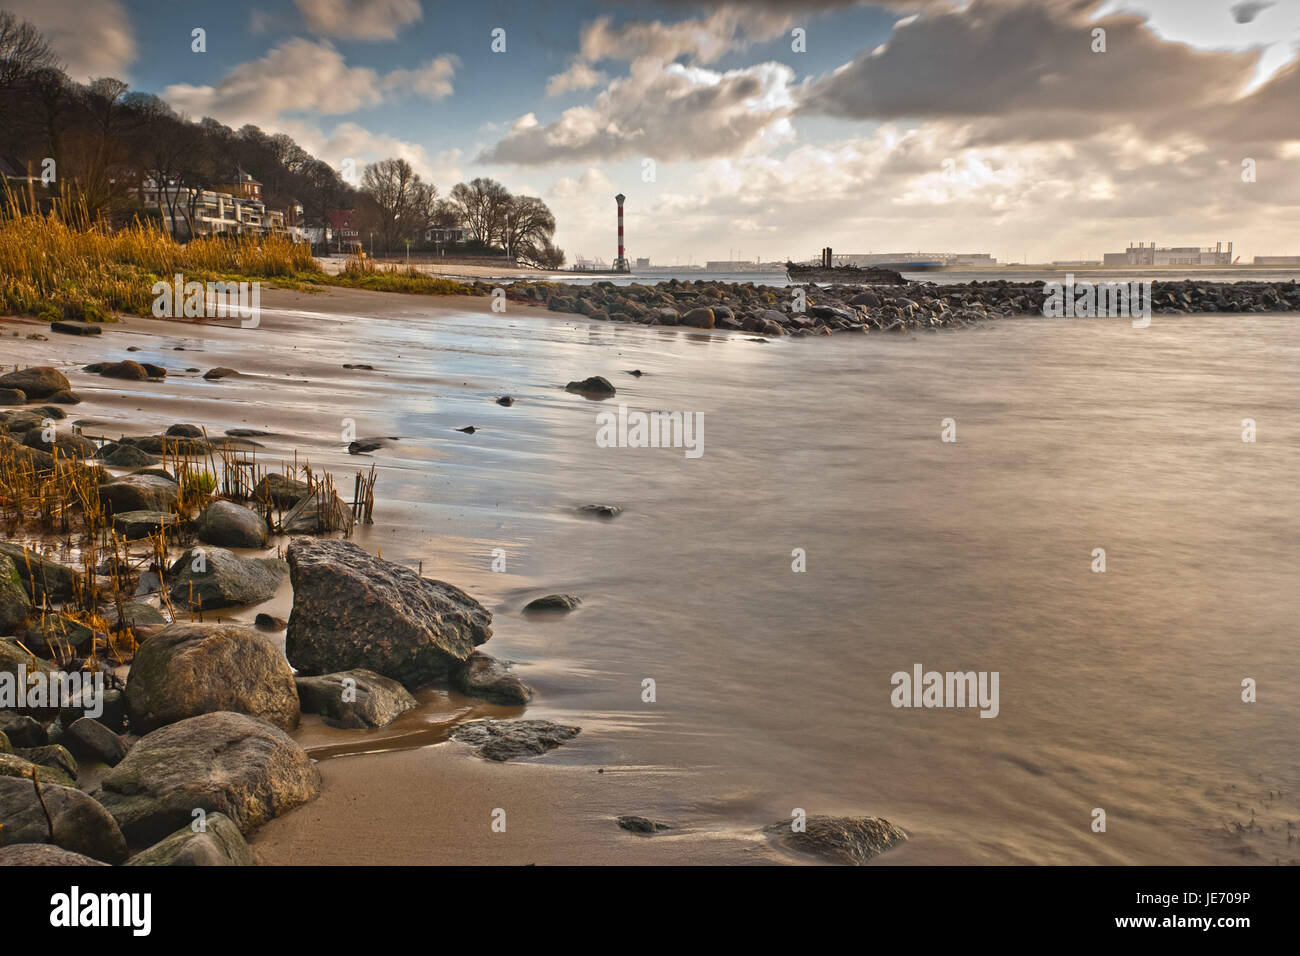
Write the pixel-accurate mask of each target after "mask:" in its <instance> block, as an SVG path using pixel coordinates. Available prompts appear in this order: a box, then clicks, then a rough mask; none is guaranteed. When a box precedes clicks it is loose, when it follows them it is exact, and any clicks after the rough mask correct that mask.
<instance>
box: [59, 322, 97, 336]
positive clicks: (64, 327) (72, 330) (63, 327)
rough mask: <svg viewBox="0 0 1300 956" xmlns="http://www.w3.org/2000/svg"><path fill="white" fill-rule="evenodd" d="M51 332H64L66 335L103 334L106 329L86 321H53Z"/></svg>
mask: <svg viewBox="0 0 1300 956" xmlns="http://www.w3.org/2000/svg"><path fill="white" fill-rule="evenodd" d="M50 331H51V332H62V333H63V334H64V335H103V334H104V330H103V329H101V328H100V327H99V326H98V325H90V324H89V323H86V322H51V323H50Z"/></svg>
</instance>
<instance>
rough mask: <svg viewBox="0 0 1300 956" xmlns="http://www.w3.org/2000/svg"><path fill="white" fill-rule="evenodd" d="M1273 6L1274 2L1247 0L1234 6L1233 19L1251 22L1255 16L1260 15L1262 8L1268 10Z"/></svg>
mask: <svg viewBox="0 0 1300 956" xmlns="http://www.w3.org/2000/svg"><path fill="white" fill-rule="evenodd" d="M1271 6H1273V4H1272V3H1263V2H1260V0H1247V2H1245V3H1238V4H1236V5H1234V6H1233V8H1232V19H1234V20H1236V21H1237V22H1238V23H1250V22H1251V21H1252V20H1254V19H1255V17H1257V16H1259V13H1260V11H1261V10H1266V9H1268V8H1269V7H1271Z"/></svg>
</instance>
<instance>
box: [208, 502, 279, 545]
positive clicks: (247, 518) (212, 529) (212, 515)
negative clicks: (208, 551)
mask: <svg viewBox="0 0 1300 956" xmlns="http://www.w3.org/2000/svg"><path fill="white" fill-rule="evenodd" d="M197 530H198V536H199V540H200V541H206V542H207V543H208V544H215V545H220V546H221V547H223V548H264V547H266V519H265V518H263V517H262V516H261V515H259V514H258V513H257V512H255V511H250V510H249V509H247V508H245V507H242V506H241V505H237V504H235V503H234V502H233V501H214V502H212V504H210V505H208V507H207V508H206V509H204V511H203V514H202V515H200V516H199V524H198V529H197Z"/></svg>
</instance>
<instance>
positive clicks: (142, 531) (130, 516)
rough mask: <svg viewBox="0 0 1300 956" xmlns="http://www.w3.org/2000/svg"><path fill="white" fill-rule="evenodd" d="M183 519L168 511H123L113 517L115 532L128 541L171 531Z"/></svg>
mask: <svg viewBox="0 0 1300 956" xmlns="http://www.w3.org/2000/svg"><path fill="white" fill-rule="evenodd" d="M180 520H181V519H180V518H179V517H177V516H176V515H174V514H172V513H171V512H168V511H123V512H120V513H118V514H115V515H113V530H114V531H116V532H117V533H118V534H120V535H121V536H122V537H123V538H125V539H126V540H128V541H135V540H138V539H139V538H147V537H149V535H151V534H157V533H158V532H159V531H160V530H171V529H172V528H175V527H176V524H177V523H178V522H179V521H180Z"/></svg>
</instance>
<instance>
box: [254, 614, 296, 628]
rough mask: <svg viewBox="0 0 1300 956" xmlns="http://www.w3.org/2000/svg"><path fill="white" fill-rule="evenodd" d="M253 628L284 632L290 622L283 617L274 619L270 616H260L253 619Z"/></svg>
mask: <svg viewBox="0 0 1300 956" xmlns="http://www.w3.org/2000/svg"><path fill="white" fill-rule="evenodd" d="M253 626H254V627H260V628H261V629H262V630H264V631H283V630H284V629H285V628H286V627H288V626H289V622H288V621H286V620H285V619H284V618H282V617H273V616H272V615H270V614H259V615H257V617H255V618H253Z"/></svg>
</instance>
